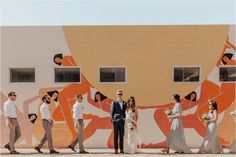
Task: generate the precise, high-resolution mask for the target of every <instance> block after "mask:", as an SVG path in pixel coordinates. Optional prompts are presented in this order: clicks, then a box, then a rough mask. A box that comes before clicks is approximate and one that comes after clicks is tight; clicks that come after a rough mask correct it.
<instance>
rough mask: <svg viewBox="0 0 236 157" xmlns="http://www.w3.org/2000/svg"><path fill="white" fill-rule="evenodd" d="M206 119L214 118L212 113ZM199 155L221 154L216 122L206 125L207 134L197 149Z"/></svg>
mask: <svg viewBox="0 0 236 157" xmlns="http://www.w3.org/2000/svg"><path fill="white" fill-rule="evenodd" d="M207 117H208V119H212V118H213V117H214V115H213V113H208V115H207ZM199 152H200V153H222V152H223V149H222V147H221V145H220V141H219V138H218V136H217V124H216V122H211V123H208V125H207V133H206V136H205V138H204V140H203V142H202V145H201V146H200V149H199Z"/></svg>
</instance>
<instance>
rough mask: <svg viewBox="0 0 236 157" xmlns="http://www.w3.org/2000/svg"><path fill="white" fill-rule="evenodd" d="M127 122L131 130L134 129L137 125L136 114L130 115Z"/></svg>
mask: <svg viewBox="0 0 236 157" xmlns="http://www.w3.org/2000/svg"><path fill="white" fill-rule="evenodd" d="M126 122H127V126H128V129H129V131H132V130H134V129H135V128H136V126H137V122H136V119H135V115H132V116H130V117H128V119H126Z"/></svg>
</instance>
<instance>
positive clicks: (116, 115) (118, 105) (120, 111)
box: [111, 90, 127, 154]
mask: <svg viewBox="0 0 236 157" xmlns="http://www.w3.org/2000/svg"><path fill="white" fill-rule="evenodd" d="M116 94H117V100H116V101H113V102H112V105H111V119H112V123H113V127H114V147H115V154H118V143H119V144H120V153H122V154H123V153H124V125H125V110H126V105H127V103H126V102H125V101H123V98H122V96H123V92H122V91H121V90H118V91H117V93H116ZM118 138H119V142H118Z"/></svg>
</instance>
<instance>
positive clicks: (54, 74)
mask: <svg viewBox="0 0 236 157" xmlns="http://www.w3.org/2000/svg"><path fill="white" fill-rule="evenodd" d="M75 68H79V69H80V72H79V73H80V79H79V82H56V69H75ZM81 74H82V72H81V67H80V66H61V67H54V68H53V83H54V84H68V83H78V84H81Z"/></svg>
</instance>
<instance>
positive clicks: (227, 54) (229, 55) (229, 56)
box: [221, 53, 233, 65]
mask: <svg viewBox="0 0 236 157" xmlns="http://www.w3.org/2000/svg"><path fill="white" fill-rule="evenodd" d="M224 57H227V58H228V59H229V60H231V59H232V57H233V54H232V53H225V54H224V55H223V56H222V58H221V61H222V63H223V64H224V65H225V64H226V62H225V61H224V60H223V58H224Z"/></svg>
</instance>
